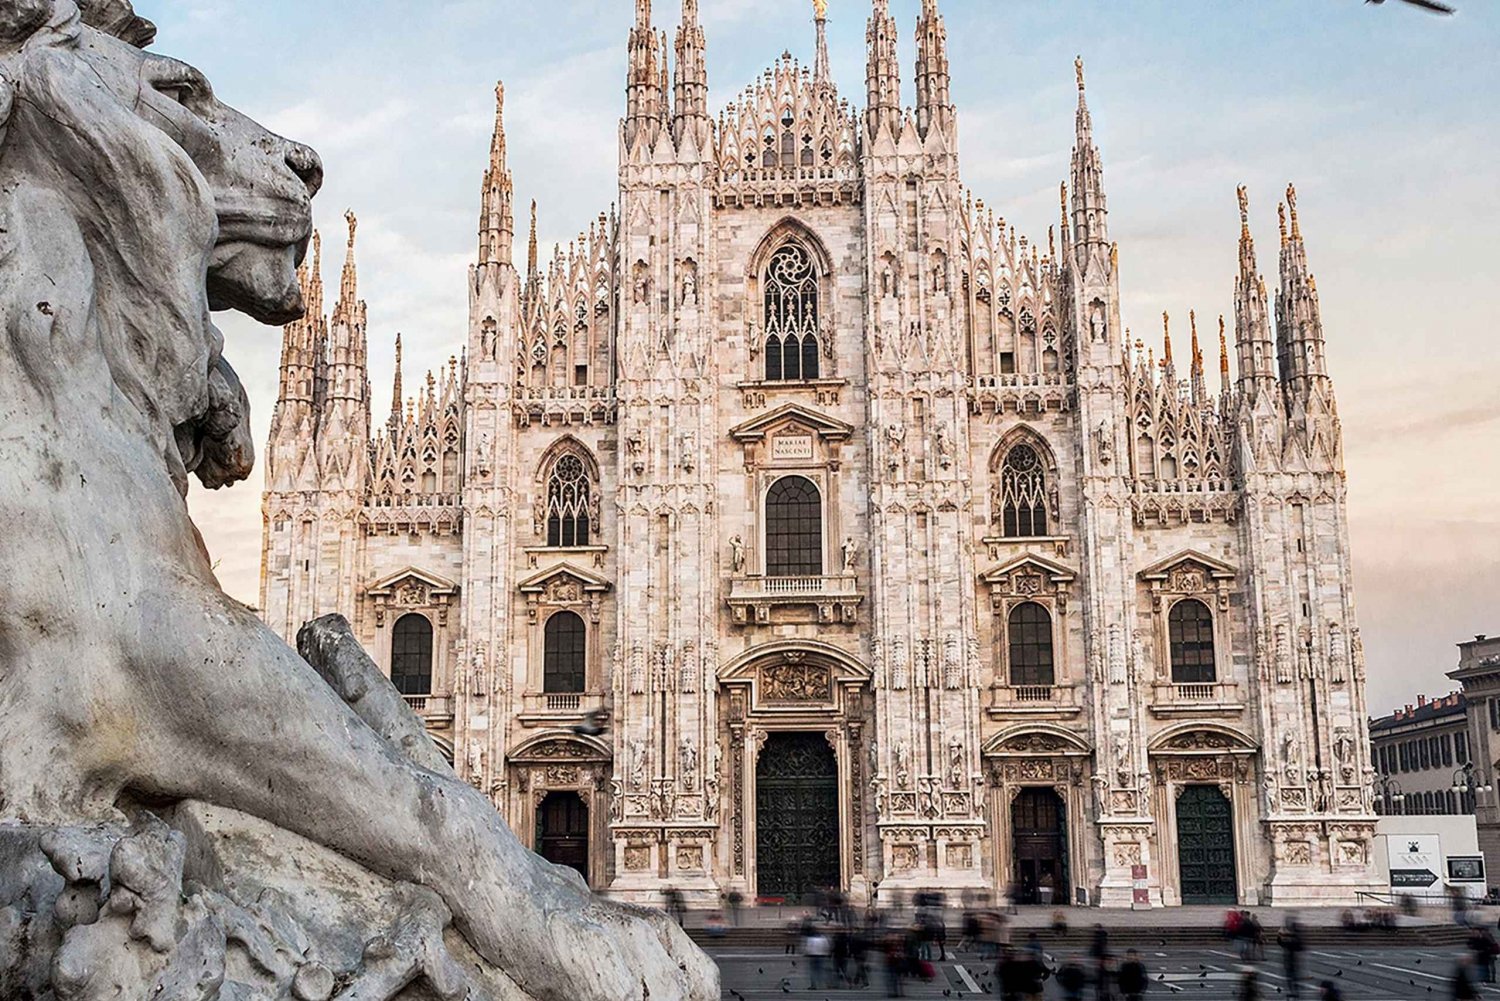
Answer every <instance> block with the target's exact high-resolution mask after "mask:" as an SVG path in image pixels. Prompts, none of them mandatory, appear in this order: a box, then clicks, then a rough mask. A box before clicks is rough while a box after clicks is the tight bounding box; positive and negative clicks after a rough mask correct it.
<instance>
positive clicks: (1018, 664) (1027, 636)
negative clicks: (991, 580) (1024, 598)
mask: <svg viewBox="0 0 1500 1001" xmlns="http://www.w3.org/2000/svg"><path fill="white" fill-rule="evenodd" d="M1006 634H1007V635H1006V638H1007V640H1008V641H1009V648H1010V683H1011V684H1012V685H1050V684H1052V683H1053V682H1054V681H1055V680H1056V675H1055V673H1054V671H1053V667H1052V616H1051V614H1050V613H1048V611H1047V610H1046V609H1045V608H1043V607H1042V606H1041V605H1038V604H1037V603H1036V602H1034V601H1028V602H1025V603H1023V604H1020V605H1017V606H1016V607H1015V608H1013V609H1011V611H1010V619H1009V623H1008V628H1007V629H1006Z"/></svg>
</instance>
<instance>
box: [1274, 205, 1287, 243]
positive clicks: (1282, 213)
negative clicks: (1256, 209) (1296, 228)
mask: <svg viewBox="0 0 1500 1001" xmlns="http://www.w3.org/2000/svg"><path fill="white" fill-rule="evenodd" d="M1276 216H1277V218H1278V219H1279V220H1280V221H1281V242H1282V244H1283V245H1285V243H1286V202H1277V203H1276Z"/></svg>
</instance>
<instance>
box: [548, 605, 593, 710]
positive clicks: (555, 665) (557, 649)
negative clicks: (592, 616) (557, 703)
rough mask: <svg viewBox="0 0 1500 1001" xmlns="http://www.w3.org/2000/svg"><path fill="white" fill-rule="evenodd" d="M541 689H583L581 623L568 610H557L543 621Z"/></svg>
mask: <svg viewBox="0 0 1500 1001" xmlns="http://www.w3.org/2000/svg"><path fill="white" fill-rule="evenodd" d="M542 647H543V649H542V691H543V693H545V694H547V695H568V694H574V693H578V692H582V691H583V679H584V649H585V640H584V625H583V619H581V618H579V617H578V616H577V615H575V614H574V613H572V612H558V613H557V614H555V615H553V616H552V618H550V619H548V620H547V627H546V629H545V630H544V632H543V636H542Z"/></svg>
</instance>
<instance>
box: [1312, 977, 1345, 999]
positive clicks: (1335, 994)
mask: <svg viewBox="0 0 1500 1001" xmlns="http://www.w3.org/2000/svg"><path fill="white" fill-rule="evenodd" d="M1318 1001H1344V995H1343V993H1342V992H1341V991H1340V990H1339V985H1338V984H1336V983H1334V982H1333V981H1332V980H1325V981H1323V982H1322V983H1321V984H1319V985H1318Z"/></svg>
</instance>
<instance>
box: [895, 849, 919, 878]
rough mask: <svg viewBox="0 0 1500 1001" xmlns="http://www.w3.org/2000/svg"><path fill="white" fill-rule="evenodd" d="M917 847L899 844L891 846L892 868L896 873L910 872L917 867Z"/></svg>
mask: <svg viewBox="0 0 1500 1001" xmlns="http://www.w3.org/2000/svg"><path fill="white" fill-rule="evenodd" d="M917 858H918V855H917V846H916V845H911V844H899V845H892V846H891V868H892V869H893V870H895V871H896V872H910V871H911V870H913V869H915V868H916V867H917Z"/></svg>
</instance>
